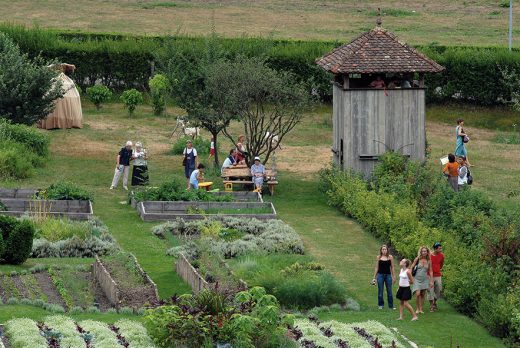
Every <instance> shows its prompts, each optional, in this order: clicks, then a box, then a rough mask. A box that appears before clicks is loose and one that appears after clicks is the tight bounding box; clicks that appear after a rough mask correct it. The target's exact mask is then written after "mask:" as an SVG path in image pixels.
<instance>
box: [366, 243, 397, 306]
mask: <svg viewBox="0 0 520 348" xmlns="http://www.w3.org/2000/svg"><path fill="white" fill-rule="evenodd" d="M376 282H377V305H378V306H379V309H383V307H384V306H385V300H384V297H383V291H384V289H385V286H386V296H387V300H388V307H389V308H391V309H395V307H394V298H393V297H392V282H395V274H394V257H393V256H392V255H390V251H389V250H388V246H386V245H385V244H383V245H381V248H379V255H377V257H376V266H375V269H374V278H373V279H372V285H376Z"/></svg>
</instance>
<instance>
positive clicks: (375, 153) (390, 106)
mask: <svg viewBox="0 0 520 348" xmlns="http://www.w3.org/2000/svg"><path fill="white" fill-rule="evenodd" d="M380 24H381V22H380V19H379V18H378V25H377V26H376V28H374V29H372V30H370V31H369V32H366V33H363V34H362V35H360V36H359V37H357V38H356V39H354V40H353V41H352V42H350V43H348V44H345V45H343V46H340V47H338V48H336V49H334V50H332V51H331V52H329V53H327V54H325V55H324V56H323V57H322V58H319V59H318V60H317V61H316V64H318V65H319V66H321V67H322V68H323V69H325V70H327V71H329V72H331V73H333V74H334V79H333V81H332V83H333V134H334V135H333V147H332V151H333V153H334V156H333V157H334V163H336V164H337V165H338V166H340V167H341V168H342V169H351V170H354V171H356V172H360V173H362V174H363V175H364V176H365V177H368V176H370V174H371V173H372V170H373V168H374V165H375V163H376V162H377V159H378V157H379V156H380V155H382V154H383V153H384V152H386V151H388V150H393V151H397V152H400V153H402V154H404V155H406V156H409V157H411V158H414V159H418V160H424V158H425V150H426V129H425V123H426V122H425V95H424V94H425V88H424V74H425V73H436V72H440V71H442V70H443V69H444V68H443V67H442V66H441V65H439V64H437V63H436V62H434V61H433V60H431V59H429V58H428V57H426V56H425V55H423V54H422V53H420V52H418V51H417V50H415V49H414V48H412V47H409V46H407V45H406V44H404V43H402V42H400V41H399V40H398V39H397V37H396V36H395V35H394V34H392V33H390V32H388V31H387V30H385V29H383V28H381V27H380ZM381 81H383V82H384V87H383V86H382V84H381Z"/></svg>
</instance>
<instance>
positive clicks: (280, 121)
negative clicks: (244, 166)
mask: <svg viewBox="0 0 520 348" xmlns="http://www.w3.org/2000/svg"><path fill="white" fill-rule="evenodd" d="M208 86H209V88H208V89H209V90H210V91H212V93H213V96H212V100H215V101H220V103H221V104H222V107H223V108H224V112H227V113H229V114H231V115H233V116H234V117H236V118H237V119H238V120H239V121H240V122H241V123H242V126H243V129H244V132H243V133H244V135H245V136H246V137H247V145H246V150H247V159H246V160H247V162H248V163H249V162H250V161H251V157H253V156H261V158H262V160H263V161H264V163H265V162H267V161H268V160H269V157H270V156H271V154H272V153H273V152H274V151H275V150H276V149H277V148H278V146H279V144H280V143H281V142H282V140H283V139H284V137H285V136H286V135H287V134H288V133H289V132H290V131H291V130H292V129H293V128H294V127H295V126H296V125H297V124H298V123H299V122H300V121H301V119H302V116H303V111H304V110H305V109H306V108H307V107H308V106H309V105H310V96H309V93H308V91H307V89H306V88H305V87H304V85H303V84H302V83H299V82H296V79H295V77H294V76H293V75H292V74H290V73H288V72H284V71H276V70H274V69H271V68H270V67H268V66H267V64H266V61H265V59H263V58H246V57H237V58H236V59H235V60H233V61H230V62H221V63H219V64H216V65H214V67H213V69H212V70H211V71H210V73H209V74H208ZM223 133H224V135H225V136H226V137H227V138H229V139H230V140H231V141H232V142H233V143H234V144H235V145H236V140H235V138H234V137H233V136H232V135H231V134H230V133H229V129H228V127H225V128H224V129H223Z"/></svg>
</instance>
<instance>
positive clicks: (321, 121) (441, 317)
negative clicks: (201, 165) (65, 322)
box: [0, 103, 519, 347]
mask: <svg viewBox="0 0 520 348" xmlns="http://www.w3.org/2000/svg"><path fill="white" fill-rule="evenodd" d="M429 110H433V109H429ZM449 111H450V110H446V111H445V113H449ZM429 112H430V111H429ZM179 113H180V111H179V110H178V109H170V110H169V114H170V115H175V114H179ZM84 115H85V127H84V128H83V129H82V130H58V131H50V132H48V134H50V136H51V138H52V146H51V147H52V149H51V153H52V155H51V157H50V159H49V160H48V161H47V165H46V167H44V168H41V169H38V170H37V173H36V175H34V176H33V177H32V178H30V179H27V180H24V181H20V182H7V183H3V184H2V186H9V187H45V186H47V185H49V183H51V182H56V181H60V180H69V181H73V182H75V183H77V184H79V185H81V186H84V187H85V188H87V189H88V190H90V191H92V193H93V194H94V213H95V215H96V216H99V217H100V218H101V220H102V221H103V222H104V223H105V224H107V226H108V227H109V229H110V231H111V233H112V234H113V235H114V237H115V238H116V239H117V241H118V243H119V244H120V245H121V246H122V247H123V248H124V249H125V250H127V251H130V252H132V253H134V254H135V255H136V257H137V259H138V260H139V262H140V263H141V265H142V266H143V268H144V269H145V271H146V272H148V273H149V274H150V276H151V277H152V279H153V280H154V281H155V282H156V283H157V285H158V287H159V293H160V295H161V297H163V298H164V297H167V296H170V295H172V294H174V293H185V292H188V291H189V288H188V286H187V285H186V284H185V283H184V282H182V281H181V280H180V278H179V277H178V276H177V275H176V273H175V271H174V260H173V258H171V257H168V256H166V255H165V251H166V250H167V249H168V248H169V247H171V246H172V245H176V244H178V241H177V240H176V239H175V238H174V237H169V238H168V239H165V240H161V239H158V238H157V237H155V236H153V235H152V234H151V233H150V229H151V227H152V226H154V224H153V223H145V222H142V221H141V219H140V218H139V217H138V215H137V213H136V211H135V210H133V209H132V208H131V207H130V206H129V205H128V204H127V203H126V201H127V192H125V191H123V190H122V188H121V187H119V188H118V189H116V190H113V191H112V190H109V189H108V188H109V186H110V182H111V178H112V175H113V171H114V166H115V157H116V154H117V151H118V150H119V148H120V147H121V146H122V144H123V143H124V142H125V141H126V140H128V139H131V140H134V141H136V140H140V141H143V142H144V144H145V146H146V147H147V148H148V150H149V154H150V163H149V168H150V179H151V183H152V185H157V184H160V183H162V182H164V181H166V180H169V179H171V178H178V179H182V167H181V157H180V156H170V155H168V154H167V153H168V151H169V149H170V147H171V143H172V141H173V140H171V139H170V138H169V133H170V130H171V129H172V127H173V124H174V121H173V118H172V117H169V118H164V117H154V116H152V115H151V111H150V108H149V107H140V108H139V109H138V111H137V113H136V116H135V117H134V118H133V119H129V118H128V116H127V115H126V114H125V112H124V111H123V110H122V107H121V105H120V104H108V105H107V106H105V107H104V109H102V110H101V111H95V110H94V108H93V107H92V105H91V104H89V103H84ZM327 115H330V107H321V108H319V109H317V110H316V111H314V112H313V113H312V114H309V115H306V116H305V119H304V121H303V122H302V124H301V125H300V126H299V127H297V128H296V129H295V130H294V132H293V134H291V135H290V137H288V138H287V143H286V144H283V150H282V151H280V153H279V154H277V157H278V158H277V165H278V169H279V170H280V178H279V181H280V184H279V185H278V187H277V192H276V196H274V197H272V198H270V197H266V200H272V201H273V202H274V204H275V207H276V210H277V212H278V214H279V217H280V218H281V219H283V220H284V221H286V222H287V223H289V224H291V225H292V226H293V227H294V228H295V229H296V230H297V231H298V232H299V233H300V235H301V236H302V238H303V240H304V242H305V245H306V248H307V251H308V253H309V254H310V255H312V256H313V257H314V258H315V259H316V260H317V261H318V262H320V263H321V264H323V265H324V266H325V267H326V268H327V269H328V270H329V271H330V272H331V273H333V274H334V275H335V276H336V277H337V278H338V280H339V281H340V282H341V283H342V284H344V285H345V287H346V289H347V291H348V293H349V295H350V296H351V297H353V298H355V299H356V300H357V301H358V302H359V303H360V304H361V308H362V310H361V312H333V313H329V314H322V316H323V318H324V319H330V318H335V319H339V320H342V321H348V322H353V321H358V320H365V319H373V320H379V321H381V322H383V323H384V324H386V325H388V326H389V327H396V328H398V329H399V330H400V331H401V332H402V333H403V334H404V335H405V336H407V337H409V338H410V339H411V340H412V341H414V342H416V343H418V344H419V345H420V346H428V345H431V346H433V347H447V346H449V342H450V340H451V337H453V340H454V342H459V343H461V346H462V347H500V346H502V344H501V342H500V341H499V340H498V339H495V338H493V337H491V336H490V335H489V334H488V333H487V332H486V330H485V329H484V328H483V327H481V326H480V325H478V324H477V323H476V322H474V321H472V320H470V319H468V318H467V317H465V316H463V315H461V314H458V313H457V312H456V311H455V310H453V308H451V307H450V306H448V305H447V304H445V303H444V302H441V310H440V312H438V313H435V314H430V313H427V314H425V315H424V316H423V317H422V318H421V319H420V320H419V322H416V323H409V322H402V323H400V322H397V321H394V319H395V317H396V316H397V313H395V312H394V311H390V310H383V311H380V310H378V309H377V304H376V290H375V288H374V287H372V286H370V280H371V278H372V274H373V267H374V259H375V256H376V254H377V251H378V249H379V246H380V244H381V243H380V242H379V241H377V240H376V239H374V238H373V237H372V235H370V234H369V233H367V232H365V231H364V230H363V229H362V228H361V227H360V226H359V225H358V224H356V223H355V222H353V221H351V220H349V219H347V218H345V217H344V216H343V215H342V214H341V213H339V212H338V211H337V210H336V209H334V208H331V207H329V206H327V204H326V199H325V196H324V195H323V194H321V193H320V192H319V190H318V183H317V177H316V171H317V169H319V168H321V167H323V166H325V165H327V164H328V163H329V162H330V138H331V125H330V122H328V118H327ZM439 117H440V116H439ZM442 117H445V118H446V120H447V119H448V117H449V116H448V115H445V116H442ZM468 127H471V126H470V124H468ZM452 128H453V127H452V126H451V125H445V124H443V123H440V122H432V123H429V125H428V137H429V141H430V143H431V144H432V160H435V158H437V157H438V156H439V155H440V154H441V153H443V152H444V151H447V150H448V151H449V149H450V148H451V143H450V142H451V140H450V139H451V133H450V132H451V131H452ZM237 132H238V130H237ZM475 132H477V130H475ZM478 132H481V133H482V134H485V136H484V137H483V138H482V139H479V138H478V137H476V138H475V140H474V142H473V143H472V144H471V145H472V148H471V149H472V150H473V151H475V152H477V151H476V149H479V150H480V151H482V152H481V154H480V155H476V156H475V162H476V163H477V167H476V168H475V171H476V172H477V173H479V176H478V178H479V179H478V180H479V181H478V183H477V184H476V187H478V188H481V189H484V190H486V191H492V190H495V191H496V192H495V193H494V197H495V198H497V199H500V197H502V196H503V192H504V190H505V189H506V187H505V184H504V183H499V182H500V181H501V180H500V179H499V180H497V178H496V175H498V176H499V178H505V177H506V175H507V176H508V175H512V174H513V173H514V171H515V170H517V169H516V168H518V163H519V162H518V161H516V162H511V163H509V164H510V165H509V166H508V167H507V170H501V171H498V172H497V171H496V170H495V169H496V168H497V167H492V166H493V165H495V164H496V163H497V162H499V161H500V159H501V158H503V156H506V155H507V154H508V153H509V152H510V151H512V150H513V149H516V148H514V147H511V148H505V150H501V149H499V151H498V152H497V151H496V149H497V147H495V146H492V145H491V143H490V141H489V140H486V139H488V137H491V136H493V134H494V133H493V132H489V131H484V130H478ZM479 134H480V133H479ZM222 145H223V146H224V147H223V148H226V147H227V146H229V143H227V142H226V141H224V142H223V143H222ZM511 146H513V145H511ZM491 157H494V158H495V159H494V160H493V161H490V162H486V160H484V158H486V159H489V158H491ZM204 160H205V159H204ZM495 160H496V161H497V162H494V161H495ZM500 168H502V169H503V168H504V166H501V167H500ZM493 170H495V171H494V173H495V176H484V175H482V176H480V171H482V173H487V172H488V171H489V172H492V171H493ZM207 178H208V179H209V180H212V181H216V182H219V181H218V180H216V178H215V177H214V176H213V175H211V174H209V175H208V176H207ZM497 182H498V183H497ZM494 185H500V186H494ZM216 186H217V187H222V186H221V185H220V184H217V185H216ZM500 190H501V192H502V193H500V192H498V191H500ZM501 195H502V196H501ZM446 252H449V250H446ZM84 261H85V262H90V261H91V260H81V261H78V262H80V263H81V262H84ZM54 262H59V263H67V262H69V261H68V259H65V260H63V259H62V260H54V259H40V260H28V261H27V263H26V264H24V265H22V266H16V267H15V266H5V265H4V266H1V267H0V271H10V270H19V269H23V268H29V267H31V266H33V265H35V264H37V263H45V264H52V263H54ZM74 262H76V261H74ZM0 313H1V314H0V321H3V320H6V319H7V318H10V317H12V316H29V317H32V318H36V319H38V318H40V317H42V316H44V315H45V314H46V313H45V312H44V311H42V310H41V309H39V308H31V307H24V306H4V307H2V311H0ZM82 316H84V317H92V318H93V319H97V320H104V319H106V321H111V320H112V321H113V319H114V317H115V316H113V315H90V314H83V315H82ZM117 317H119V316H117ZM102 318H104V319H102ZM107 318H110V319H107Z"/></svg>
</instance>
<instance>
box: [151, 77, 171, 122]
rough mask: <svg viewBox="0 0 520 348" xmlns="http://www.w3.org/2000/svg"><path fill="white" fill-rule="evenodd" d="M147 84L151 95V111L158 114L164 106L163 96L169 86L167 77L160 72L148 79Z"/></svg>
mask: <svg viewBox="0 0 520 348" xmlns="http://www.w3.org/2000/svg"><path fill="white" fill-rule="evenodd" d="M148 86H149V87H150V94H151V95H152V107H153V113H154V114H155V115H157V116H159V115H161V114H162V113H163V112H164V110H165V108H166V103H165V100H164V97H165V95H166V92H167V91H168V87H169V81H168V78H166V76H164V75H162V74H156V75H155V76H154V77H153V78H151V79H150V80H149V81H148Z"/></svg>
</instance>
